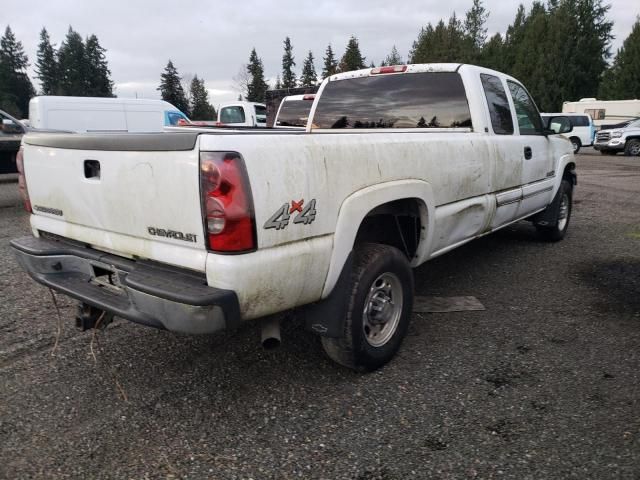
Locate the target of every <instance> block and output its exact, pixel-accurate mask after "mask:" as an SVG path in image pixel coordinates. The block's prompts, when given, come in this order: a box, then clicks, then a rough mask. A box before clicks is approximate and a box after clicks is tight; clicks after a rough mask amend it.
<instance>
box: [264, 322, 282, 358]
mask: <svg viewBox="0 0 640 480" xmlns="http://www.w3.org/2000/svg"><path fill="white" fill-rule="evenodd" d="M260 342H261V343H262V347H263V348H264V349H265V350H273V349H275V348H278V347H279V346H280V343H281V339H280V319H279V318H278V317H272V318H269V319H267V320H264V321H263V322H262V333H261V340H260Z"/></svg>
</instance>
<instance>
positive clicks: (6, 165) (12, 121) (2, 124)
mask: <svg viewBox="0 0 640 480" xmlns="http://www.w3.org/2000/svg"><path fill="white" fill-rule="evenodd" d="M26 130H27V127H25V125H23V124H22V123H21V122H20V120H18V119H16V118H14V117H12V116H11V115H9V114H8V113H6V112H3V111H2V110H0V174H4V173H17V172H18V170H17V169H16V153H18V149H19V148H20V142H21V141H22V135H24V133H25V132H26Z"/></svg>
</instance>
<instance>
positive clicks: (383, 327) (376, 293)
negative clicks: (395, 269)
mask: <svg viewBox="0 0 640 480" xmlns="http://www.w3.org/2000/svg"><path fill="white" fill-rule="evenodd" d="M402 302H403V296H402V283H401V282H400V279H399V278H398V277H397V276H396V275H395V274H393V273H390V272H386V273H383V274H382V275H380V276H379V277H378V278H376V279H375V281H374V282H373V284H372V285H371V288H370V289H369V294H368V295H367V299H366V301H365V304H364V312H363V315H362V317H363V322H362V330H363V331H364V338H365V339H366V340H367V343H368V344H369V345H371V346H372V347H381V346H383V345H384V344H386V343H387V342H388V341H389V340H390V339H391V337H393V334H394V333H395V332H396V330H397V328H398V324H399V323H400V316H401V315H402Z"/></svg>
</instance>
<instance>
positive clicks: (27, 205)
mask: <svg viewBox="0 0 640 480" xmlns="http://www.w3.org/2000/svg"><path fill="white" fill-rule="evenodd" d="M23 152H24V148H23V147H20V150H18V153H17V154H16V167H17V168H18V191H19V192H20V196H21V197H22V201H23V202H24V209H25V210H26V211H27V212H29V213H33V210H32V209H31V200H30V199H29V191H28V190H27V178H26V177H25V175H24V153H23Z"/></svg>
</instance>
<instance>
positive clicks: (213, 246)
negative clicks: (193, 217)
mask: <svg viewBox="0 0 640 480" xmlns="http://www.w3.org/2000/svg"><path fill="white" fill-rule="evenodd" d="M200 191H201V195H202V211H203V214H204V228H205V234H206V235H205V236H206V238H207V241H208V247H209V250H212V251H214V252H223V253H239V252H246V251H250V250H255V248H256V229H255V219H254V216H253V199H252V197H251V190H250V187H249V179H248V178H247V172H246V169H245V166H244V161H243V160H242V157H241V156H240V155H239V154H237V153H233V152H200Z"/></svg>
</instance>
